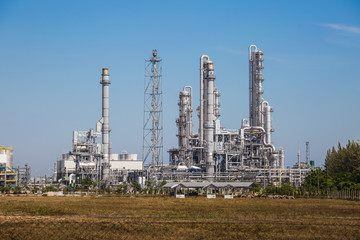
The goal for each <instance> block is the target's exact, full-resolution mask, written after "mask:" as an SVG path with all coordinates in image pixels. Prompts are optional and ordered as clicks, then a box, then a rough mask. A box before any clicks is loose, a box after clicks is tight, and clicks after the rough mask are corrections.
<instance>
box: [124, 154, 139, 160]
mask: <svg viewBox="0 0 360 240" xmlns="http://www.w3.org/2000/svg"><path fill="white" fill-rule="evenodd" d="M125 160H137V154H136V153H128V154H126V155H125Z"/></svg>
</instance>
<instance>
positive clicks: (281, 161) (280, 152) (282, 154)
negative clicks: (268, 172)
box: [279, 148, 285, 169]
mask: <svg viewBox="0 0 360 240" xmlns="http://www.w3.org/2000/svg"><path fill="white" fill-rule="evenodd" d="M279 154H280V168H281V169H283V168H284V167H285V162H284V161H285V151H284V149H282V148H281V149H280V150H279Z"/></svg>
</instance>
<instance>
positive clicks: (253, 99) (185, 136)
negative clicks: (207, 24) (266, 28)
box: [162, 45, 310, 186]
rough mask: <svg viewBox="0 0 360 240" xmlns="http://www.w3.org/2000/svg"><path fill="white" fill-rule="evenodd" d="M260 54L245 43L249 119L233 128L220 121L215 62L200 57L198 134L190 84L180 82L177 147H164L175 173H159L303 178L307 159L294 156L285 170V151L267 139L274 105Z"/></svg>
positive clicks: (251, 178)
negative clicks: (269, 98) (266, 96)
mask: <svg viewBox="0 0 360 240" xmlns="http://www.w3.org/2000/svg"><path fill="white" fill-rule="evenodd" d="M263 55H264V53H263V51H261V50H260V49H259V48H257V47H256V46H255V45H251V46H250V47H249V119H243V120H242V126H240V127H238V128H236V129H228V128H225V127H223V126H222V125H221V121H220V101H219V98H220V93H219V91H218V89H217V88H216V86H215V79H216V76H215V72H214V71H215V67H214V63H213V61H212V60H211V59H210V57H209V56H207V55H202V56H201V57H200V103H199V107H198V108H197V109H196V110H197V115H198V119H199V121H198V124H199V125H198V126H199V127H198V132H194V131H193V99H192V92H193V88H192V87H191V86H185V87H184V88H183V90H182V91H181V92H180V94H179V104H178V105H179V117H178V118H177V119H176V124H177V127H178V134H177V137H178V148H175V149H170V150H169V151H168V152H169V155H170V158H169V161H170V166H171V168H172V169H176V171H175V172H177V174H174V172H171V171H166V170H165V171H163V172H162V174H163V176H164V177H166V178H176V179H186V180H208V181H217V180H222V181H224V180H237V181H254V182H260V183H263V185H264V186H266V185H267V184H275V185H276V184H281V183H284V182H290V183H292V184H294V185H296V186H299V185H300V184H301V183H302V182H303V180H304V178H305V176H306V174H307V173H308V172H309V171H310V163H309V162H307V163H305V164H301V162H300V156H298V163H297V164H295V165H294V167H291V168H285V166H284V158H285V152H284V150H283V149H282V148H275V146H274V144H273V141H272V133H273V132H274V129H273V127H272V118H271V114H272V112H273V108H272V107H271V106H270V104H269V102H268V101H265V100H264V98H263V93H264V87H263V82H264V77H263V73H262V72H263V69H264V66H263V60H264V59H263ZM307 144H308V143H307ZM307 147H308V145H307ZM180 172H181V173H180Z"/></svg>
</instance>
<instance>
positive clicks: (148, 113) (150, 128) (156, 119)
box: [142, 50, 163, 168]
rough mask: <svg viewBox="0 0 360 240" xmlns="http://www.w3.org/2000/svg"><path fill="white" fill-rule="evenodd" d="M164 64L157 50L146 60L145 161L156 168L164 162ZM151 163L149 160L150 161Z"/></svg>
mask: <svg viewBox="0 0 360 240" xmlns="http://www.w3.org/2000/svg"><path fill="white" fill-rule="evenodd" d="M161 78H162V66H161V59H160V58H159V57H157V51H156V50H153V56H152V58H151V59H150V60H145V83H144V119H143V120H144V122H143V156H142V157H143V161H144V163H145V162H146V161H147V160H149V159H150V158H152V159H151V160H152V161H151V164H152V165H153V167H154V168H157V167H158V166H160V165H162V164H163V117H162V113H163V112H162V81H161ZM148 163H149V161H148Z"/></svg>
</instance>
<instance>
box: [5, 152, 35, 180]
mask: <svg viewBox="0 0 360 240" xmlns="http://www.w3.org/2000/svg"><path fill="white" fill-rule="evenodd" d="M13 152H14V149H13V148H9V147H0V187H15V186H27V184H28V183H29V181H30V166H29V165H28V164H25V167H14V166H13V155H14V154H13Z"/></svg>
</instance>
